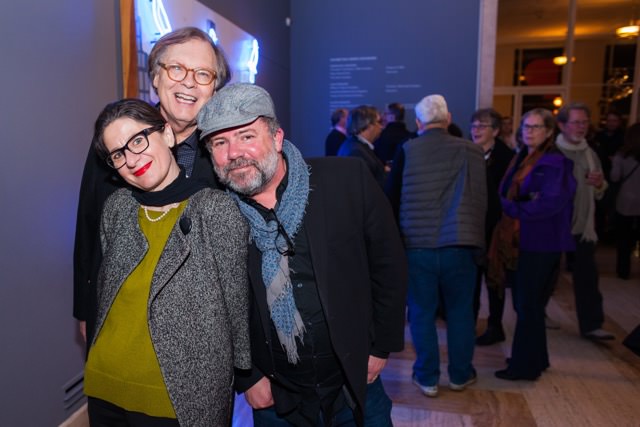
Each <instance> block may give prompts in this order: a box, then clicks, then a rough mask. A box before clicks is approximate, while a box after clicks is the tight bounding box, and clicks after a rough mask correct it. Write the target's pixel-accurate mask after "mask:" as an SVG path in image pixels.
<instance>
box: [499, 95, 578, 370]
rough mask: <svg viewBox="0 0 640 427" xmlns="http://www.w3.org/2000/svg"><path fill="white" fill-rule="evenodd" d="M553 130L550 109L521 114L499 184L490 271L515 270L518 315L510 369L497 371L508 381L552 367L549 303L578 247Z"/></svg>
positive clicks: (568, 165) (568, 168)
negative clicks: (562, 266) (566, 255)
mask: <svg viewBox="0 0 640 427" xmlns="http://www.w3.org/2000/svg"><path fill="white" fill-rule="evenodd" d="M554 129H555V120H554V118H553V115H552V114H551V112H550V111H548V110H545V109H542V108H536V109H534V110H531V111H529V112H527V113H526V114H525V115H524V116H523V118H522V122H521V125H520V130H521V132H522V140H523V143H524V145H523V148H522V150H521V151H520V152H519V153H518V155H517V156H516V157H515V158H514V160H513V161H512V162H511V165H510V166H509V169H508V170H507V172H506V173H505V176H504V178H503V180H502V183H501V185H500V196H501V201H502V207H503V215H502V218H501V219H500V222H499V223H498V225H497V226H496V229H495V230H494V237H493V240H492V245H491V249H490V254H489V257H490V262H491V264H492V267H491V266H490V269H492V270H493V271H496V270H497V271H501V270H502V267H504V266H514V267H515V270H516V278H515V284H514V286H513V301H514V306H515V309H516V313H517V315H518V318H517V322H516V329H515V334H514V337H513V344H512V347H511V358H510V359H507V365H508V366H507V368H506V369H503V370H500V371H497V372H496V373H495V374H496V377H498V378H501V379H504V380H535V379H537V378H538V377H539V376H540V375H541V374H542V372H543V371H544V370H545V369H547V368H548V367H549V357H548V354H547V337H546V330H545V322H544V308H545V303H546V300H547V295H548V294H549V292H550V289H551V288H552V286H553V282H554V281H555V278H556V275H557V269H558V267H559V263H560V255H561V253H562V252H563V251H567V250H572V249H573V248H574V242H573V238H572V236H571V215H572V204H573V195H574V193H575V190H576V182H575V179H574V178H573V164H572V162H571V161H570V160H568V159H567V158H565V157H564V155H562V153H560V152H559V150H558V149H557V148H556V147H555V144H554V142H553V136H554Z"/></svg>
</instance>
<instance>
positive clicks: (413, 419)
mask: <svg viewBox="0 0 640 427" xmlns="http://www.w3.org/2000/svg"><path fill="white" fill-rule="evenodd" d="M598 264H599V268H600V278H601V281H600V287H601V291H602V293H603V296H604V306H605V313H606V321H605V325H604V327H605V329H607V330H609V331H611V332H614V333H615V334H616V340H615V341H613V342H611V343H610V344H597V343H593V342H591V341H587V340H585V339H582V338H580V337H579V335H578V328H577V323H576V317H575V311H574V303H573V291H572V287H571V278H570V276H569V275H568V274H563V275H562V280H561V281H560V283H559V285H558V289H557V290H556V292H555V294H554V296H553V297H552V299H551V302H550V303H549V306H548V308H547V313H548V315H549V317H550V318H551V319H553V320H554V321H555V322H557V323H558V324H559V325H560V329H558V330H548V334H547V337H548V345H549V355H550V361H551V368H549V369H548V370H547V371H546V372H545V373H544V374H543V375H542V376H541V377H540V379H539V380H538V381H536V382H524V381H523V382H511V381H504V380H499V379H497V378H495V377H494V375H493V373H494V371H496V370H498V369H502V368H504V367H505V357H507V356H508V355H509V352H510V349H511V337H512V335H513V329H514V326H515V314H514V312H513V310H512V308H511V305H510V301H511V299H510V296H509V295H507V307H506V310H505V316H504V326H505V332H506V334H507V341H505V342H503V343H500V344H496V345H493V346H489V347H476V349H475V355H474V365H475V367H476V369H477V371H478V382H477V383H476V384H475V385H473V386H471V387H469V388H468V389H467V390H466V391H464V392H453V391H449V390H448V389H447V388H446V385H447V384H448V378H447V376H446V372H447V369H446V351H447V350H446V337H445V333H444V332H445V331H444V324H441V325H440V327H439V336H440V344H441V346H440V352H441V355H442V357H441V360H442V362H443V363H442V366H441V371H442V372H443V375H442V377H441V380H440V384H441V387H440V395H439V396H438V397H437V398H435V399H432V398H428V397H424V396H423V395H421V394H420V393H419V390H418V389H417V388H416V387H415V386H414V385H413V384H412V383H411V366H412V363H413V360H414V357H415V352H414V349H413V345H412V344H411V339H410V337H409V334H408V330H407V340H406V342H407V345H406V346H405V350H404V352H402V353H399V354H394V355H392V357H391V358H390V360H389V363H388V364H387V367H386V368H385V370H384V372H383V374H382V379H383V381H384V385H385V388H386V390H387V393H388V394H389V396H390V397H391V398H392V400H393V404H394V407H393V413H392V415H393V421H394V425H395V426H396V427H413V426H416V427H417V426H421V427H422V426H443V427H449V426H478V427H489V426H518V427H527V426H541V427H543V426H544V427H547V426H548V427H571V426H576V427H586V426H597V427H608V426H615V427H618V426H640V357H638V356H636V355H635V354H633V353H632V352H630V351H629V350H627V349H626V348H625V347H624V346H622V344H621V341H622V338H624V336H625V335H626V334H627V333H628V332H629V331H631V330H632V329H633V328H634V327H635V326H636V325H638V324H640V260H639V259H638V258H634V259H633V270H632V271H633V272H632V278H631V280H627V281H623V280H619V279H617V278H616V277H615V272H614V265H615V252H614V250H613V249H611V248H608V247H602V248H599V250H598ZM483 298H484V296H483ZM483 302H485V301H483ZM486 315H487V313H486V308H484V307H483V309H482V310H481V312H480V318H481V319H484V318H485V317H486ZM483 322H484V321H483V320H481V322H480V325H479V327H478V330H479V331H481V330H484V324H483ZM251 425H252V423H251V412H250V410H249V408H248V407H247V406H246V403H245V402H244V401H243V400H242V399H239V400H238V402H237V404H236V413H235V417H234V426H242V427H245V426H251Z"/></svg>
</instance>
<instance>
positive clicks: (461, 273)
mask: <svg viewBox="0 0 640 427" xmlns="http://www.w3.org/2000/svg"><path fill="white" fill-rule="evenodd" d="M473 255H474V249H472V248H466V247H445V248H438V249H407V259H408V261H409V293H408V298H407V305H408V307H409V329H410V331H411V338H412V339H413V345H414V346H415V349H416V362H415V363H414V365H413V373H414V375H415V376H416V378H417V380H418V382H419V383H420V384H422V385H425V386H433V385H436V384H438V381H439V380H440V352H439V348H438V334H437V331H436V312H437V309H438V302H439V300H440V295H441V296H442V300H443V302H444V306H445V311H446V315H447V346H448V350H449V367H448V372H449V380H450V382H452V383H455V384H464V383H465V382H467V381H468V380H469V378H471V375H473V365H472V363H471V361H472V359H473V348H474V345H475V322H474V319H473V294H474V288H475V283H476V272H477V265H476V263H475V260H474V256H473Z"/></svg>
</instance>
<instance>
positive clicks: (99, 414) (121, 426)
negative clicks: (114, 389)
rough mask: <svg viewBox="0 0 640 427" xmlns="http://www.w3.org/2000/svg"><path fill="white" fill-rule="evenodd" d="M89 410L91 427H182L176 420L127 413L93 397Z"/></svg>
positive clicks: (89, 403) (88, 406) (89, 401)
mask: <svg viewBox="0 0 640 427" xmlns="http://www.w3.org/2000/svg"><path fill="white" fill-rule="evenodd" d="M87 409H88V412H89V425H90V426H91V427H180V424H178V420H176V419H173V418H161V417H152V416H150V415H146V414H143V413H141V412H132V411H127V410H125V409H122V408H121V407H119V406H116V405H114V404H113V403H109V402H107V401H104V400H102V399H96V398H93V397H89V399H88V405H87Z"/></svg>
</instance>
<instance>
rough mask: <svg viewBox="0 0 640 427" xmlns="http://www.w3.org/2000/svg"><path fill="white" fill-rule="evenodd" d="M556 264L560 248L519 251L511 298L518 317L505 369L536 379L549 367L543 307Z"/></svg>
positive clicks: (558, 262) (525, 377) (556, 267)
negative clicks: (544, 250)
mask: <svg viewBox="0 0 640 427" xmlns="http://www.w3.org/2000/svg"><path fill="white" fill-rule="evenodd" d="M559 266H560V252H528V251H520V254H519V256H518V271H517V272H516V280H515V284H514V286H513V299H514V304H515V307H516V313H517V315H518V319H517V321H516V330H515V333H514V336H513V345H512V347H511V360H510V362H509V370H510V371H512V372H513V373H514V374H515V375H517V376H519V377H521V378H524V379H536V378H537V377H539V376H540V374H541V373H542V371H544V370H545V369H547V368H548V367H549V354H548V353H547V332H546V328H545V323H544V307H545V304H546V300H547V295H548V294H549V289H550V288H551V287H552V286H553V282H554V280H555V278H556V276H557V270H558V268H559Z"/></svg>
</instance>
